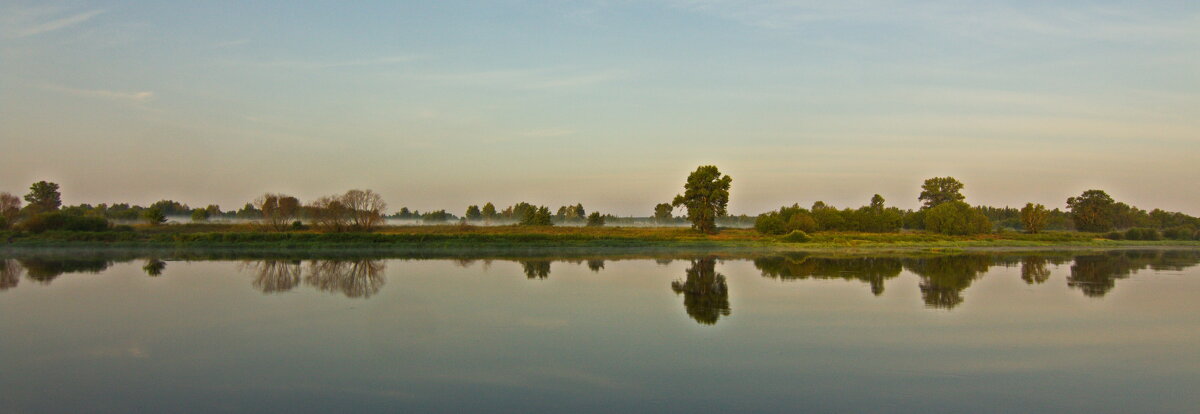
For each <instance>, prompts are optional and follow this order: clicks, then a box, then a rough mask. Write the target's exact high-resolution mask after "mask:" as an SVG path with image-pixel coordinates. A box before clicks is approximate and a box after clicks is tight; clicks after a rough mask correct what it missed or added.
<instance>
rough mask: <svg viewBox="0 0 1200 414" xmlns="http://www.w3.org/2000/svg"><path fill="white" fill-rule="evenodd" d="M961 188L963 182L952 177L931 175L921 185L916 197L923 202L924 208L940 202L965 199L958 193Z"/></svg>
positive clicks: (935, 205) (932, 206) (934, 205)
mask: <svg viewBox="0 0 1200 414" xmlns="http://www.w3.org/2000/svg"><path fill="white" fill-rule="evenodd" d="M962 189H963V183H961V182H959V181H958V180H955V179H954V177H933V178H930V179H928V180H925V184H922V185H921V195H920V196H918V197H917V199H918V200H921V201H924V202H925V207H924V208H934V207H937V206H939V205H941V204H942V203H948V202H951V201H962V200H963V199H965V198H966V197H964V196H963V195H962V193H960V191H962Z"/></svg>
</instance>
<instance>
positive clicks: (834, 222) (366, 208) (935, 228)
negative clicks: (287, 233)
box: [0, 165, 1200, 237]
mask: <svg viewBox="0 0 1200 414" xmlns="http://www.w3.org/2000/svg"><path fill="white" fill-rule="evenodd" d="M732 181H733V179H732V178H731V177H729V176H728V175H725V174H722V173H721V172H720V170H719V169H717V167H716V166H712V165H705V166H700V167H699V168H697V169H696V170H695V171H694V172H692V173H691V174H689V176H688V178H687V181H686V182H685V184H684V191H683V193H682V194H679V195H676V196H675V198H674V199H673V200H672V201H671V202H670V203H659V204H657V205H655V207H654V211H653V216H652V217H651V218H650V219H649V220H651V221H652V222H653V223H656V224H659V225H665V224H670V223H677V222H679V221H680V220H681V219H682V218H679V217H675V216H674V212H675V210H676V209H677V208H683V209H684V210H685V211H686V215H685V216H684V218H686V220H687V221H688V222H690V223H691V225H692V228H694V229H696V230H698V231H700V232H704V233H715V232H716V231H717V226H718V223H722V222H723V223H726V224H725V225H728V224H729V223H742V222H744V221H745V220H750V219H752V220H753V225H754V227H755V228H756V229H757V230H759V231H760V232H762V233H766V234H786V233H790V232H794V231H800V232H805V233H808V232H815V231H863V232H895V231H899V230H900V229H915V230H928V231H932V232H937V233H944V234H956V235H968V234H978V233H984V232H989V231H992V230H994V229H997V228H1013V229H1021V230H1024V231H1027V232H1030V233H1037V232H1040V231H1043V230H1067V229H1075V230H1079V231H1088V232H1109V231H1112V230H1126V229H1131V228H1148V229H1156V230H1162V234H1171V235H1178V234H1191V235H1193V236H1194V235H1196V234H1197V230H1198V229H1200V219H1197V218H1196V217H1192V216H1189V215H1186V214H1183V213H1178V212H1167V211H1163V210H1158V209H1155V210H1151V211H1145V210H1141V209H1138V208H1136V207H1133V206H1130V205H1127V204H1125V203H1121V202H1117V201H1115V200H1113V199H1112V197H1110V196H1109V195H1108V194H1107V193H1105V192H1104V191H1101V190H1088V191H1085V192H1083V194H1081V195H1080V196H1078V197H1070V198H1068V199H1067V202H1066V207H1067V209H1066V211H1063V210H1060V209H1057V208H1056V209H1053V210H1050V209H1047V208H1046V207H1045V206H1043V205H1040V204H1034V203H1028V204H1026V205H1025V206H1024V207H1023V208H1021V209H1016V208H1010V207H1004V208H994V207H985V206H980V207H976V206H971V205H969V204H967V203H966V201H965V200H966V197H965V196H963V194H962V190H963V188H964V187H965V185H964V184H963V183H962V182H960V181H958V180H957V179H955V178H953V177H933V178H930V179H928V180H925V182H924V183H923V184H922V185H921V192H920V195H919V196H918V197H917V199H918V200H919V201H921V202H922V207H921V208H920V209H918V210H916V211H913V210H901V209H899V208H896V207H888V206H886V205H885V200H884V199H883V197H882V196H880V195H878V194H876V195H875V196H874V197H872V199H871V201H870V203H869V204H868V205H866V206H863V207H859V208H844V209H838V208H835V207H833V206H830V205H827V204H826V203H824V202H821V201H817V202H815V203H813V205H812V206H811V208H808V209H805V208H802V207H800V206H799V204H793V205H792V206H791V207H786V206H785V207H781V208H780V209H779V210H777V211H771V212H768V213H764V214H761V215H759V216H758V217H757V218H750V217H745V216H730V215H728V212H727V207H728V203H729V190H730V187H731V185H732ZM23 200H24V201H25V202H26V203H27V204H25V205H24V206H22V203H21V201H22V198H18V197H16V196H13V195H11V194H8V193H0V228H8V227H11V226H12V225H13V224H16V223H19V222H25V223H27V224H28V225H27V226H26V227H29V225H34V226H33V227H38V226H41V227H47V226H48V227H49V228H95V227H96V224H97V223H99V222H95V221H93V222H85V221H80V220H76V219H74V218H77V217H91V218H100V219H105V220H136V219H141V220H144V221H147V222H150V223H154V224H157V223H162V222H165V221H166V220H167V217H168V216H187V215H190V216H191V219H192V220H193V221H205V220H209V219H212V218H217V217H222V218H241V219H250V220H259V221H261V223H262V224H263V227H264V228H266V229H270V230H276V231H282V230H286V229H288V228H293V227H303V226H304V225H303V224H302V223H303V222H308V223H310V224H312V225H314V226H316V227H318V228H321V229H324V230H327V231H352V230H359V231H368V230H371V229H373V228H374V227H376V226H379V225H380V224H382V223H383V221H384V219H385V218H386V217H392V218H400V219H421V220H423V221H427V222H445V221H452V220H457V219H458V217H457V216H455V215H453V214H451V213H448V212H446V211H445V210H438V211H433V212H427V213H420V212H417V211H410V210H409V209H408V208H407V207H404V208H401V209H400V211H399V212H397V213H396V214H394V215H392V216H384V210H385V208H386V206H387V205H386V203H384V201H383V199H382V197H380V196H379V194H376V193H374V192H373V191H371V190H350V191H347V192H346V193H344V194H340V195H331V196H325V197H320V198H318V199H316V200H314V201H312V202H310V203H308V204H303V203H301V202H300V200H298V199H297V198H295V197H292V196H288V195H284V194H272V193H268V194H264V195H263V196H262V197H259V198H258V199H256V200H255V201H254V202H253V203H247V204H246V205H245V206H243V207H242V208H241V209H239V210H236V211H222V210H221V209H220V207H218V206H217V205H208V206H206V207H203V208H191V207H189V206H188V205H186V204H183V203H179V202H176V201H172V200H161V201H158V202H156V203H154V204H152V205H150V206H149V207H140V206H131V205H128V204H114V205H111V206H110V205H106V204H100V205H97V206H91V205H88V204H81V205H77V206H67V207H63V206H62V198H61V193H60V191H59V186H58V184H55V183H50V182H46V181H40V182H37V183H34V184H33V185H32V186H30V190H29V193H28V194H27V195H25V196H24V197H23ZM44 214H61V215H63V216H65V217H67V218H56V217H50V216H47V217H40V218H39V217H38V216H39V215H44ZM463 220H465V221H466V222H480V221H483V222H490V221H507V222H513V223H518V224H521V225H529V226H551V225H554V224H555V223H586V224H587V225H589V226H602V225H605V224H606V223H609V222H617V223H623V222H626V221H627V220H628V219H622V218H617V217H614V216H610V215H601V214H599V213H597V212H592V213H590V214H589V213H588V212H587V211H586V210H585V209H584V207H583V204H581V203H577V204H575V205H564V206H561V207H559V208H558V210H557V212H556V213H553V214H552V213H551V210H550V209H549V207H547V206H537V205H534V204H531V203H527V202H520V203H516V204H514V205H511V206H508V207H506V208H504V209H503V210H497V208H496V207H495V205H494V204H492V203H490V202H489V203H486V204H484V205H483V206H482V207H480V206H477V205H472V206H469V207H467V209H466V212H465V214H464V216H463ZM104 223H105V225H107V221H105V222H104ZM56 226H57V227H56ZM1168 230H1169V231H1168ZM1138 234H1141V233H1138ZM1135 236H1136V235H1135ZM1136 237H1141V236H1136Z"/></svg>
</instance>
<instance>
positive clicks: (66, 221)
mask: <svg viewBox="0 0 1200 414" xmlns="http://www.w3.org/2000/svg"><path fill="white" fill-rule="evenodd" d="M20 228H21V230H24V231H27V232H30V233H42V232H46V231H53V230H66V231H105V230H108V220H105V219H102V218H99V217H85V216H71V215H66V214H63V213H58V212H52V213H41V214H37V215H34V216H33V217H30V218H28V219H26V220H25V221H23V222H21V224H20Z"/></svg>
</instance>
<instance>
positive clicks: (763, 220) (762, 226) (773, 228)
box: [754, 212, 787, 235]
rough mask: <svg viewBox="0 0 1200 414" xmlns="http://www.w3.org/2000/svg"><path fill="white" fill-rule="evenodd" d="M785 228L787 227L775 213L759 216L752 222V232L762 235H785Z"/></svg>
mask: <svg viewBox="0 0 1200 414" xmlns="http://www.w3.org/2000/svg"><path fill="white" fill-rule="evenodd" d="M786 228H787V225H786V224H785V223H784V222H783V219H782V218H780V217H779V213H777V212H770V213H766V214H761V215H759V216H758V218H757V219H755V220H754V230H755V231H757V232H759V233H762V234H774V235H779V234H784V233H787V230H786Z"/></svg>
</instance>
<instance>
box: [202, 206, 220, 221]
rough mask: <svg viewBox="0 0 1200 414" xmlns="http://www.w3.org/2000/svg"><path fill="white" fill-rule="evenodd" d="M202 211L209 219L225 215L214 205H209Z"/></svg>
mask: <svg viewBox="0 0 1200 414" xmlns="http://www.w3.org/2000/svg"><path fill="white" fill-rule="evenodd" d="M204 211H205V213H206V214H208V217H209V218H212V217H218V216H220V215H222V214H225V213H223V212H221V207H220V206H218V205H216V204H209V205H208V207H205V208H204Z"/></svg>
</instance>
